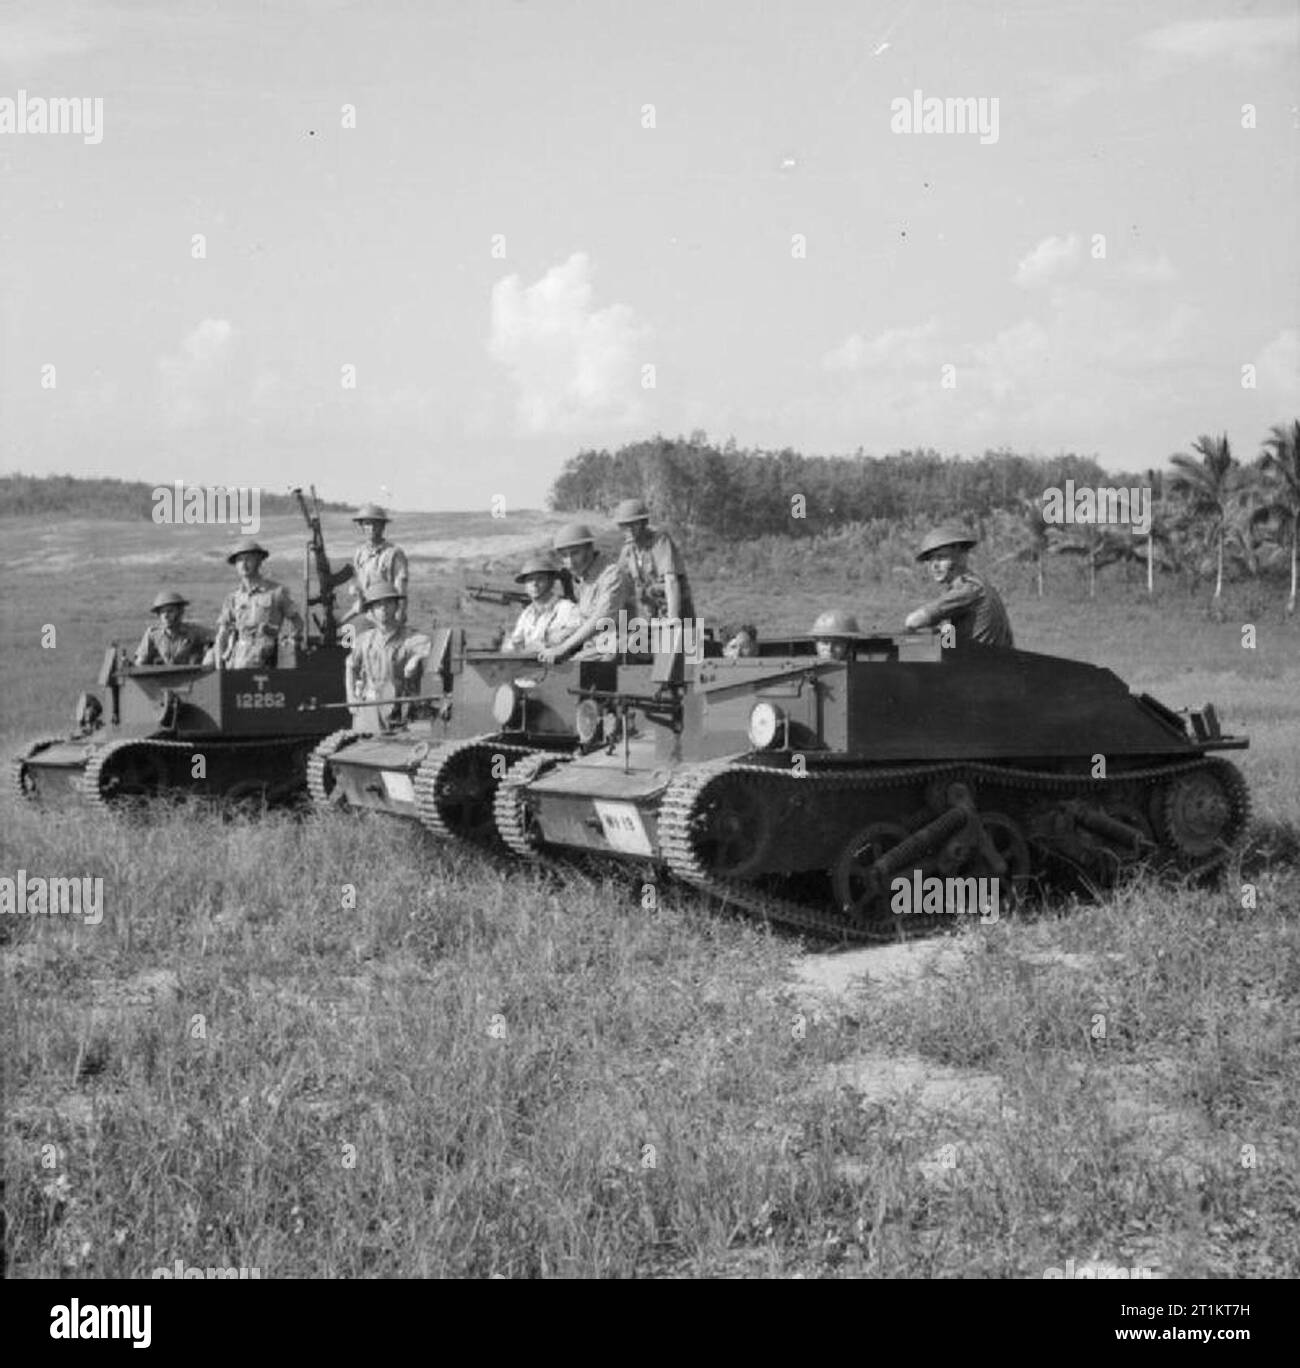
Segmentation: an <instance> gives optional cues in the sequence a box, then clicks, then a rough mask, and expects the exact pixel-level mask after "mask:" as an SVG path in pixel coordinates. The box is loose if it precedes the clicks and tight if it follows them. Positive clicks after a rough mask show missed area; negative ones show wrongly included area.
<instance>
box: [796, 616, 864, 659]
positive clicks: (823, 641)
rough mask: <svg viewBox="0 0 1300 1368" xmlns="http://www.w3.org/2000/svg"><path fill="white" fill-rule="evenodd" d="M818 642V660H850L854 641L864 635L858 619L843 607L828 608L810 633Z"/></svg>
mask: <svg viewBox="0 0 1300 1368" xmlns="http://www.w3.org/2000/svg"><path fill="white" fill-rule="evenodd" d="M808 635H809V636H810V637H812V638H813V639H814V640H815V642H816V644H817V659H818V660H848V659H849V654H850V652H851V650H852V647H853V643H854V642H855V641H856V640H857V639H858V638H859V637H860V636H861V635H862V629H861V628H860V627H859V626H858V620H857V618H855V617H854V616H853V614H852V613H846V612H845V611H844V610H843V609H842V608H828V609H827V610H826V612H824V613H822V614H821V615H820V616H819V617H818V619H817V621H816V622H814V623H813V625H812V631H810V632H809V633H808Z"/></svg>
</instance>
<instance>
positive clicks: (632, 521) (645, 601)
mask: <svg viewBox="0 0 1300 1368" xmlns="http://www.w3.org/2000/svg"><path fill="white" fill-rule="evenodd" d="M614 521H615V522H616V523H617V524H618V525H619V527H621V528H622V529H623V550H622V551H621V552H620V553H619V558H618V559H619V564H620V565H622V567H623V568H624V569H625V570H626V571H627V572H628V574H629V575H630V576H631V578H632V583H633V584H634V585H635V586H636V596H637V601H638V608H637V611H638V613H639V614H640V616H641V617H643V618H644V619H645V620H646V621H647V622H649V621H651V620H652V619H654V618H689V617H694V616H695V605H694V604H693V603H692V601H691V586H690V581H689V580H688V579H687V578H686V565H685V563H684V562H683V560H682V555H681V552H680V551H678V549H677V544H676V543H675V542H674V541H673V539H672V538H671V537H670V536H669V535H668V533H667V532H662V531H655V530H653V529H652V528H651V526H650V510H649V509H648V508H647V507H646V506H645V504H644V503H642V502H641V500H640V499H624V500H623V502H622V503H621V504H619V506H618V508H617V509H616V510H615V512H614Z"/></svg>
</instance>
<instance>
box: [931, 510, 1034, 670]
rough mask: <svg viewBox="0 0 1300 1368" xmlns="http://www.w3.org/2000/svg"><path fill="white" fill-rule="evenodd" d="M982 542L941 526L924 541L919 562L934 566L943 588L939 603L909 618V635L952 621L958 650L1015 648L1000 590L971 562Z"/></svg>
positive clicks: (932, 573)
mask: <svg viewBox="0 0 1300 1368" xmlns="http://www.w3.org/2000/svg"><path fill="white" fill-rule="evenodd" d="M975 543H976V538H975V537H972V536H971V535H970V534H969V533H967V532H964V531H962V529H961V528H959V527H952V526H948V527H936V528H935V529H934V531H933V532H931V533H930V534H929V535H928V536H927V537H926V539H925V540H924V541H923V542H922V543H921V550H920V552H919V553H918V554H917V557H916V559H917V560H918V561H922V562H928V563H929V566H930V575H931V577H932V578H933V580H934V582H935V583H936V584H938V585H941V586H942V587H943V592H942V593H941V594H940V595H939V597H938V598H937V599H933V600H931V601H930V602H929V603H923V604H922V605H921V606H920V607H919V608H917V609H915V610H914V611H913V612H910V613H909V614H908V615H907V620H906V622H905V623H904V626H906V628H907V630H908V631H909V632H917V631H920V629H921V628H922V627H931V626H933V625H934V624H935V623H938V622H943V621H944V620H945V619H947V620H948V621H950V622H951V623H952V625H953V629H954V631H955V634H956V642H955V645H957V646H969V645H970V644H971V643H972V642H973V643H975V644H976V645H978V646H1007V647H1010V646H1014V645H1015V641H1014V640H1013V639H1012V636H1011V622H1010V619H1008V617H1007V610H1006V609H1005V608H1004V607H1003V606H1002V600H1001V598H1000V597H999V596H998V591H997V590H996V589H995V588H994V587H993V586H992V585H991V584H990V583H989V582H988V581H987V580H986V579H985V578H984V577H983V576H982V575H978V574H976V573H975V571H973V570H972V569H970V567H969V566H968V565H967V564H966V558H967V554H968V553H969V551H970V549H971V547H972V546H974V545H975Z"/></svg>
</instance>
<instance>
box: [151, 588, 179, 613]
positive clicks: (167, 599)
mask: <svg viewBox="0 0 1300 1368" xmlns="http://www.w3.org/2000/svg"><path fill="white" fill-rule="evenodd" d="M188 603H189V599H187V598H182V597H181V596H180V595H179V594H178V593H177V592H176V590H175V589H163V590H160V591H159V593H158V596H157V597H156V598H155V599H154V601H153V603H152V604H151V605H150V607H149V611H150V612H151V613H161V612H162V610H163V609H164V608H172V607H175V608H184V607H185V606H186V605H187V604H188Z"/></svg>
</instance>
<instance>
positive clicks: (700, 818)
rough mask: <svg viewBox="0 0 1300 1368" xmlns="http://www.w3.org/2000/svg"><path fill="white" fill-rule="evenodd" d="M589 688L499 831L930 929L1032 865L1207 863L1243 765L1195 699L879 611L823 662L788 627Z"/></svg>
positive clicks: (818, 917)
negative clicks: (882, 624) (877, 619)
mask: <svg viewBox="0 0 1300 1368" xmlns="http://www.w3.org/2000/svg"><path fill="white" fill-rule="evenodd" d="M671 659H672V658H668V660H669V661H671ZM674 673H676V677H674ZM620 683H621V682H620ZM587 692H588V697H587V698H585V699H584V700H582V701H581V702H580V703H579V706H578V714H577V717H576V719H575V730H578V731H579V732H580V733H581V735H582V737H583V744H582V746H581V748H580V752H579V753H575V754H574V755H572V756H566V755H563V754H532V755H529V756H526V757H523V758H521V759H520V760H518V761H516V762H515V764H514V765H513V766H512V768H511V769H510V771H509V773H508V774H507V776H506V778H505V780H504V781H503V782H502V784H501V785H500V787H499V788H498V790H497V794H496V799H495V803H494V813H495V821H496V825H497V828H498V831H499V834H500V836H501V838H502V839H503V840H504V841H505V843H506V844H507V846H509V847H510V848H511V849H512V850H513V851H515V852H516V853H517V854H519V855H521V856H524V857H531V858H544V857H545V855H546V852H547V851H552V850H559V849H570V850H572V849H578V850H585V851H590V852H596V853H600V854H603V855H608V856H613V857H616V858H619V859H623V860H630V861H637V862H640V863H641V864H643V865H644V866H645V867H646V870H647V873H649V872H650V871H652V870H663V869H666V870H667V871H668V872H670V873H671V874H672V875H674V876H675V877H676V878H678V879H680V880H682V881H684V882H685V883H687V884H690V885H692V886H694V887H696V888H698V889H700V890H702V891H704V892H705V893H708V894H711V895H714V896H716V897H717V898H719V899H721V900H724V901H725V902H727V903H730V904H732V905H734V906H736V907H738V908H740V909H743V910H745V911H747V912H750V913H753V914H755V915H757V916H759V917H762V918H765V919H769V920H771V921H775V922H781V923H784V924H787V925H790V926H793V927H796V928H799V929H802V930H805V931H809V932H813V933H817V934H821V935H827V936H831V937H835V938H842V939H851V940H873V939H896V938H897V937H899V936H900V935H905V934H907V933H908V932H910V931H917V930H922V929H927V930H928V929H931V928H932V927H933V926H934V925H935V924H936V923H938V922H940V921H942V920H943V919H944V917H945V916H946V913H947V911H949V910H954V909H953V908H952V903H951V900H950V899H951V896H952V891H953V890H954V886H955V891H956V892H957V894H958V900H959V902H960V901H961V900H962V899H964V898H965V897H967V896H968V895H974V894H975V893H976V892H977V891H978V890H981V889H982V890H984V896H987V891H988V888H989V887H992V888H993V890H994V892H995V894H998V895H999V896H998V901H997V902H996V903H995V904H994V906H995V907H997V906H999V905H1000V906H1001V907H1006V906H1007V901H1008V898H1009V896H1014V895H1015V894H1017V893H1019V892H1020V891H1022V890H1023V889H1024V888H1025V886H1026V885H1027V884H1029V883H1031V882H1054V881H1059V880H1060V879H1061V878H1063V877H1064V878H1069V879H1071V880H1073V881H1074V882H1075V883H1076V885H1077V884H1079V883H1082V884H1083V885H1084V886H1085V887H1087V888H1089V889H1091V890H1093V891H1096V890H1099V889H1102V888H1105V887H1107V886H1109V885H1111V884H1113V883H1114V882H1115V880H1116V879H1117V878H1118V877H1119V876H1120V875H1121V874H1122V873H1123V872H1124V871H1125V870H1126V869H1129V868H1132V867H1134V866H1136V865H1138V864H1139V863H1141V862H1145V861H1149V862H1152V863H1153V864H1156V865H1159V866H1162V867H1165V868H1168V869H1169V870H1171V871H1174V872H1176V873H1179V874H1185V875H1206V874H1209V873H1211V872H1213V871H1214V870H1215V869H1216V868H1218V867H1219V866H1221V865H1222V864H1223V863H1224V862H1225V861H1226V860H1227V859H1228V858H1229V856H1230V855H1231V853H1232V851H1233V849H1234V848H1235V846H1236V845H1237V844H1238V842H1239V841H1240V839H1241V837H1242V835H1243V832H1244V829H1245V825H1246V821H1247V817H1248V811H1249V799H1248V795H1247V790H1246V786H1245V783H1244V782H1243V780H1242V777H1241V775H1240V773H1239V772H1238V771H1237V769H1236V768H1235V767H1234V766H1233V765H1231V764H1230V763H1228V762H1227V761H1226V760H1223V759H1221V758H1219V757H1217V756H1215V755H1214V754H1213V752H1215V751H1221V750H1230V749H1239V748H1242V747H1244V746H1246V745H1247V744H1248V742H1247V741H1246V740H1245V739H1244V738H1239V737H1232V736H1225V735H1223V734H1222V732H1221V730H1220V727H1219V723H1218V719H1217V717H1216V715H1215V713H1214V710H1213V708H1212V707H1209V706H1207V707H1206V708H1205V709H1204V710H1203V711H1199V712H1191V713H1178V712H1174V711H1172V710H1171V709H1169V708H1167V707H1165V706H1164V705H1163V704H1161V703H1159V702H1157V701H1156V700H1155V699H1154V698H1151V697H1150V696H1148V695H1146V694H1133V693H1131V692H1130V691H1129V689H1128V688H1127V686H1126V685H1125V684H1124V683H1123V682H1122V681H1121V680H1120V679H1119V678H1118V677H1117V676H1116V675H1115V674H1113V673H1112V672H1111V671H1109V670H1106V669H1101V668H1098V667H1096V666H1092V665H1087V664H1082V663H1079V662H1076V661H1072V660H1066V659H1060V658H1056V657H1052V656H1046V655H1038V654H1034V653H1032V652H1026V651H1015V650H994V649H988V648H983V649H981V648H978V647H973V648H968V649H965V650H961V651H951V650H949V651H945V650H942V649H941V648H940V645H939V638H938V637H937V636H929V635H925V636H901V635H890V634H882V635H879V636H872V637H865V638H861V639H859V640H858V641H857V642H856V643H855V644H854V646H853V647H852V654H851V657H850V658H849V659H847V660H844V661H835V660H828V659H820V658H818V657H817V656H816V654H815V648H814V645H813V643H812V641H810V640H806V639H791V640H789V641H785V642H780V641H769V642H765V643H764V644H763V647H762V654H761V655H759V656H758V657H754V658H749V659H739V660H721V659H706V660H704V661H702V662H700V663H698V664H695V665H688V666H686V667H685V669H684V670H683V669H682V668H681V666H680V660H679V659H678V660H677V661H676V662H673V663H671V664H670V663H666V661H665V660H664V659H661V660H660V661H658V662H657V666H656V669H655V671H654V673H653V676H652V679H651V681H650V687H649V689H648V690H646V691H645V692H643V693H641V694H639V695H638V694H633V693H631V692H629V691H627V690H626V688H621V689H618V690H615V691H612V692H601V691H598V690H589V691H587ZM611 723H612V725H611ZM980 879H984V880H986V881H987V880H994V881H996V882H995V883H993V884H991V885H989V884H987V883H986V884H983V885H981V884H980V883H979V882H978V881H979V880H980ZM935 881H938V882H937V884H936V882H935ZM933 889H942V890H944V893H945V897H944V901H943V902H942V903H940V902H937V901H936V902H931V901H929V900H928V898H929V890H933ZM913 893H916V894H917V895H918V896H917V897H916V898H915V899H913V898H912V896H911V895H912V894H913ZM923 893H924V896H921V895H922V894H923ZM968 910H974V908H973V907H971V908H969V909H968ZM981 911H982V912H984V913H987V911H988V907H987V905H985V906H983V907H982V908H981ZM949 920H950V919H949Z"/></svg>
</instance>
